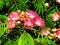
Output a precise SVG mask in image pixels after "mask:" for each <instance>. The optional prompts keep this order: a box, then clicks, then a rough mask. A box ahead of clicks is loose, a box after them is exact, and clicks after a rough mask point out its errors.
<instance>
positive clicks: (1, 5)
mask: <svg viewBox="0 0 60 45" xmlns="http://www.w3.org/2000/svg"><path fill="white" fill-rule="evenodd" d="M3 6H4V1H3V0H0V10H2V8H3Z"/></svg>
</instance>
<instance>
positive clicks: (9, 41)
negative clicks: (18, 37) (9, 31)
mask: <svg viewBox="0 0 60 45" xmlns="http://www.w3.org/2000/svg"><path fill="white" fill-rule="evenodd" d="M4 45H13V41H12V40H10V39H8V40H7V41H6V43H5V44H4Z"/></svg>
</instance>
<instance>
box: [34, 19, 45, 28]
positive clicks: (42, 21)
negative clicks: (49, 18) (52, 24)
mask: <svg viewBox="0 0 60 45" xmlns="http://www.w3.org/2000/svg"><path fill="white" fill-rule="evenodd" d="M34 23H35V24H36V25H37V26H40V28H43V27H44V26H45V22H44V20H43V19H41V18H35V21H34Z"/></svg>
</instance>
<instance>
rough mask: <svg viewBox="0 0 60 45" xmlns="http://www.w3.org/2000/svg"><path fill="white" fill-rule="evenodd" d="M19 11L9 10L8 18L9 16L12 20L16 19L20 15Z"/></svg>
mask: <svg viewBox="0 0 60 45" xmlns="http://www.w3.org/2000/svg"><path fill="white" fill-rule="evenodd" d="M20 14H21V12H11V13H10V14H9V18H11V19H12V20H18V19H19V17H20Z"/></svg>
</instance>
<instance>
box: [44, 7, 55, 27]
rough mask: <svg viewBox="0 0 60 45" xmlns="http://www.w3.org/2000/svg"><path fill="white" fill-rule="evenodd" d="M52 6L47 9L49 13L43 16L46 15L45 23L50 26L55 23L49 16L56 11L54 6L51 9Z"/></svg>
mask: <svg viewBox="0 0 60 45" xmlns="http://www.w3.org/2000/svg"><path fill="white" fill-rule="evenodd" d="M52 8H53V7H52ZM52 8H50V9H49V10H48V12H49V13H48V14H46V16H45V17H46V19H45V20H46V25H47V26H48V27H50V28H54V27H55V26H56V23H55V22H53V20H52V18H51V15H52V14H53V13H55V12H56V8H54V9H52Z"/></svg>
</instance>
